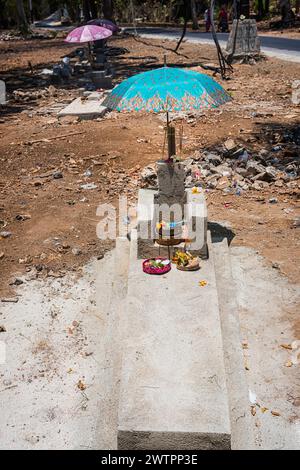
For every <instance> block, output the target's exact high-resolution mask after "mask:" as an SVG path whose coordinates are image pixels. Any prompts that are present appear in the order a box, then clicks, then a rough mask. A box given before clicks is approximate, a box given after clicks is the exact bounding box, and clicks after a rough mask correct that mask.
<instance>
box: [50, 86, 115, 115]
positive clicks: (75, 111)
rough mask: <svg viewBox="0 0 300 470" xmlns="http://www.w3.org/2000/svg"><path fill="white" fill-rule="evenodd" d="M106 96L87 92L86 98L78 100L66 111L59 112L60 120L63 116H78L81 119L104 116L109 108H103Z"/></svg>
mask: <svg viewBox="0 0 300 470" xmlns="http://www.w3.org/2000/svg"><path fill="white" fill-rule="evenodd" d="M104 98H105V94H104V93H102V92H96V91H95V92H85V93H84V96H82V97H80V98H76V99H75V100H73V101H72V103H70V104H68V105H67V106H66V107H65V108H64V109H62V110H61V111H59V112H58V114H57V116H58V118H60V117H63V116H78V117H80V119H95V118H99V117H102V116H104V114H105V113H106V112H107V107H106V106H102V102H103V100H104Z"/></svg>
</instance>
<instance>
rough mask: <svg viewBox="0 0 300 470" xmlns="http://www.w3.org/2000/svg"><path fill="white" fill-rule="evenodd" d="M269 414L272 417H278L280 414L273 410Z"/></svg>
mask: <svg viewBox="0 0 300 470" xmlns="http://www.w3.org/2000/svg"><path fill="white" fill-rule="evenodd" d="M271 414H272V415H273V416H280V413H279V412H278V411H274V410H272V411H271Z"/></svg>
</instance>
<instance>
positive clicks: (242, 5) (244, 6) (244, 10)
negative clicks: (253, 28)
mask: <svg viewBox="0 0 300 470" xmlns="http://www.w3.org/2000/svg"><path fill="white" fill-rule="evenodd" d="M238 5H239V6H238V10H239V11H238V18H239V17H240V16H241V15H243V16H245V17H246V18H249V16H250V1H249V0H240V2H238Z"/></svg>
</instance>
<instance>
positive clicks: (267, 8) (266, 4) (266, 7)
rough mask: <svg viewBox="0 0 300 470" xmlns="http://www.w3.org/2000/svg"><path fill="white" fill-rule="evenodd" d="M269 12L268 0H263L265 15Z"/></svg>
mask: <svg viewBox="0 0 300 470" xmlns="http://www.w3.org/2000/svg"><path fill="white" fill-rule="evenodd" d="M269 13H270V0H265V15H268V14H269Z"/></svg>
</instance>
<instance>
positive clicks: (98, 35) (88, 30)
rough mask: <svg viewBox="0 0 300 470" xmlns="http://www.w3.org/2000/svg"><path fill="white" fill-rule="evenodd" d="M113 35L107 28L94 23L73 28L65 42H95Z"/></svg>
mask: <svg viewBox="0 0 300 470" xmlns="http://www.w3.org/2000/svg"><path fill="white" fill-rule="evenodd" d="M111 35H112V32H111V31H110V30H109V29H107V28H102V27H100V26H96V25H93V24H87V25H85V26H80V27H79V28H75V29H73V31H71V32H70V33H69V34H68V36H67V37H66V39H65V42H74V43H75V42H93V41H98V40H99V39H106V38H108V37H109V36H111Z"/></svg>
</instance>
